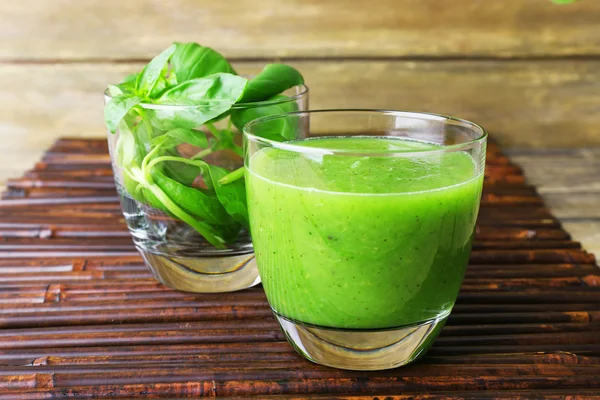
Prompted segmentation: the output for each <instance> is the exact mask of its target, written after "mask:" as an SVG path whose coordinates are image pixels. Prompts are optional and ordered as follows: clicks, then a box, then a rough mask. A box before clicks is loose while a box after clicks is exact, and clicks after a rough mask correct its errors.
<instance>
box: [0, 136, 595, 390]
mask: <svg viewBox="0 0 600 400" xmlns="http://www.w3.org/2000/svg"><path fill="white" fill-rule="evenodd" d="M112 179H113V178H112V173H111V170H110V163H109V158H108V155H107V149H106V143H105V141H104V140H81V139H69V138H65V139H60V140H58V141H57V142H56V143H55V144H54V146H53V147H52V148H51V149H49V150H48V152H47V153H46V154H45V156H44V157H43V160H42V161H41V162H39V163H37V164H36V165H35V167H34V168H33V169H32V170H30V171H28V172H26V173H25V175H24V176H23V177H21V178H19V179H14V180H11V181H9V182H8V188H7V191H6V192H5V193H4V194H3V200H2V202H0V238H1V241H0V327H1V328H2V329H0V349H1V351H0V399H25V398H27V399H30V398H34V399H54V398H93V397H100V396H104V397H116V398H131V397H169V398H175V397H187V396H192V397H195V396H238V397H239V398H270V397H269V396H273V397H277V398H280V397H279V396H278V395H281V396H282V397H283V398H286V399H300V398H311V399H325V398H344V399H355V400H356V399H367V398H369V399H370V398H376V397H377V396H379V398H380V399H383V398H385V399H394V400H397V399H408V398H427V399H432V398H448V397H456V398H503V397H504V398H519V397H522V398H531V397H541V396H546V397H551V398H562V397H563V396H566V395H572V396H574V398H591V397H594V395H596V394H598V393H600V271H599V270H598V266H597V265H596V263H595V260H594V257H593V256H592V255H591V254H589V253H586V252H585V251H582V250H581V249H580V246H579V244H578V243H576V242H573V241H571V240H570V237H569V234H568V233H566V232H565V231H564V230H563V229H561V226H560V223H559V222H558V221H557V220H556V219H555V218H554V217H553V216H552V214H551V213H550V212H549V211H548V209H547V208H546V207H545V206H544V204H543V202H542V200H541V198H540V197H539V196H538V194H537V193H536V190H535V188H533V187H531V186H529V185H527V184H526V183H525V179H524V177H523V175H522V173H521V170H520V169H519V168H518V167H517V166H515V165H512V164H511V163H510V161H509V160H508V159H507V158H506V157H505V156H504V155H503V154H502V153H501V151H500V150H499V149H498V147H497V146H495V145H494V144H493V143H491V144H490V145H489V146H488V166H487V171H486V182H485V186H484V194H483V198H482V207H481V212H480V218H479V221H478V227H477V234H476V241H475V244H474V248H473V253H472V256H471V261H470V265H469V268H468V269H467V275H466V279H465V281H464V284H463V286H462V290H461V293H460V296H459V299H458V302H457V304H456V307H455V309H454V311H453V313H452V314H451V316H450V319H449V322H448V324H447V326H446V327H445V328H444V330H443V332H442V334H441V335H440V337H439V338H438V339H437V341H436V342H435V344H434V346H433V348H432V349H431V350H430V351H429V353H428V354H427V356H426V357H424V358H423V359H422V360H420V361H419V362H417V363H415V364H413V365H410V366H407V367H402V368H398V369H395V370H389V371H382V372H368V373H367V372H351V371H341V370H335V369H331V368H326V367H321V366H318V365H315V364H312V363H310V362H308V361H306V360H304V359H303V358H301V357H300V356H299V355H297V354H296V353H295V352H294V351H293V350H292V348H291V347H290V346H289V345H288V344H287V343H286V342H285V340H284V337H283V335H282V333H281V332H280V330H279V328H278V326H277V325H276V323H275V321H274V320H273V318H272V317H271V311H270V310H269V308H268V305H267V303H266V300H265V297H264V294H263V291H262V288H260V287H258V288H254V289H250V290H246V291H243V292H237V293H231V294H219V295H216V294H211V295H194V294H189V293H180V292H176V291H173V290H170V289H167V288H165V287H164V286H162V285H161V284H159V283H157V282H156V281H155V280H154V279H153V278H152V276H151V274H150V273H149V271H148V270H147V269H146V267H145V266H144V264H143V262H142V259H141V258H140V256H139V255H138V254H137V252H136V251H135V249H134V247H133V245H132V243H131V240H130V238H129V234H128V232H127V230H126V227H125V224H124V221H123V220H122V217H121V211H120V208H119V204H118V201H117V196H116V193H115V189H114V185H113V180H112Z"/></svg>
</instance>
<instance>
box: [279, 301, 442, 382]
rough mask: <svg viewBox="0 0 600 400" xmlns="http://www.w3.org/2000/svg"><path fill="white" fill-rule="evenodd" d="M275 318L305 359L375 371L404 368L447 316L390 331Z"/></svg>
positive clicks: (426, 346)
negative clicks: (347, 327)
mask: <svg viewBox="0 0 600 400" xmlns="http://www.w3.org/2000/svg"><path fill="white" fill-rule="evenodd" d="M274 314H275V317H276V319H277V321H278V322H279V324H280V325H281V328H282V329H283V332H284V333H285V336H286V338H287V339H288V341H289V342H290V344H291V345H292V346H294V348H295V349H296V351H297V352H298V353H300V354H302V355H303V356H304V357H306V358H307V359H308V360H310V361H312V362H315V363H317V364H322V365H326V366H328V367H334V368H340V369H348V370H355V371H376V370H382V369H391V368H396V367H400V366H402V365H406V364H408V363H410V362H412V361H414V360H416V359H417V358H419V357H421V356H422V355H424V354H425V352H426V351H427V350H428V349H429V347H431V345H432V344H433V341H434V340H435V338H436V337H437V335H438V334H439V332H440V331H441V330H442V327H443V326H444V324H445V323H446V320H447V319H448V314H446V315H444V316H442V317H439V318H436V319H433V320H428V321H423V322H420V323H418V324H414V325H410V326H402V327H398V328H391V329H381V330H377V329H373V330H358V329H333V328H325V327H320V326H315V325H306V324H302V323H298V322H294V321H292V320H290V319H288V318H285V317H283V316H281V315H278V314H277V313H276V312H274Z"/></svg>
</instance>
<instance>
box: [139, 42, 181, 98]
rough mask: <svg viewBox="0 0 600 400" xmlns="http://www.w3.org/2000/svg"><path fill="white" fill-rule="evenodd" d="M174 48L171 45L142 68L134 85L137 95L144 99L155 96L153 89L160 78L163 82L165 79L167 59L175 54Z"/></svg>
mask: <svg viewBox="0 0 600 400" xmlns="http://www.w3.org/2000/svg"><path fill="white" fill-rule="evenodd" d="M175 48H176V47H175V45H171V46H170V47H169V48H167V49H166V50H164V51H163V52H162V53H160V54H159V55H157V56H156V57H154V58H153V59H152V60H151V61H150V62H149V63H148V65H146V66H145V67H144V69H143V70H142V72H140V73H139V75H138V76H137V78H136V83H135V89H136V90H137V92H138V93H140V94H141V95H143V96H145V97H152V96H153V94H156V92H155V91H154V89H155V87H156V86H157V83H158V82H159V80H161V77H162V78H163V80H164V79H166V78H165V77H164V76H165V74H166V72H167V70H168V62H169V58H170V57H171V56H172V55H173V53H174V52H175ZM130 79H132V78H130ZM163 88H164V87H163Z"/></svg>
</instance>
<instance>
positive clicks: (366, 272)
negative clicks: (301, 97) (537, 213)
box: [244, 110, 487, 370]
mask: <svg viewBox="0 0 600 400" xmlns="http://www.w3.org/2000/svg"><path fill="white" fill-rule="evenodd" d="M282 130H286V131H287V132H288V134H287V135H286V137H291V136H292V135H291V134H290V132H293V137H295V138H296V139H297V140H292V141H287V142H278V141H275V140H271V139H270V138H273V137H277V132H281V131H282ZM244 133H245V135H244V138H245V146H246V147H245V150H246V155H245V165H246V189H247V197H248V210H249V216H250V230H251V232H252V238H253V242H254V250H255V255H256V260H257V264H258V269H259V272H260V275H261V278H262V283H263V286H264V289H265V292H266V294H267V298H268V301H269V304H270V306H271V308H272V310H273V312H274V314H275V317H276V318H277V320H278V321H279V323H280V325H281V327H282V329H283V331H284V332H285V335H286V337H287V339H288V341H289V342H290V343H291V344H292V345H293V346H294V347H295V349H296V350H297V351H298V352H299V353H300V354H302V355H304V356H305V357H306V358H308V359H309V360H311V361H314V362H316V363H319V364H324V365H328V366H332V367H337V368H343V369H353V370H378V369H387V368H394V367H397V366H401V365H404V364H407V363H409V362H411V361H413V360H415V359H416V358H417V357H419V356H421V355H422V354H424V352H425V351H427V349H428V348H429V347H430V345H431V344H432V342H433V340H434V339H435V337H436V336H437V335H438V333H439V331H440V330H441V328H442V327H443V325H444V323H445V321H446V320H447V318H448V315H449V314H450V311H451V310H452V307H453V305H454V302H455V300H456V297H457V295H458V291H459V288H460V286H461V283H462V280H463V277H464V272H465V268H466V266H467V263H468V260H469V254H470V251H471V243H472V239H473V232H474V228H475V220H476V218H477V213H478V210H479V201H480V197H481V189H482V184H483V173H484V164H485V147H486V139H487V135H486V133H485V131H484V130H483V129H482V128H481V127H479V126H478V125H475V124H473V123H471V122H468V121H464V120H460V119H456V118H450V117H444V116H439V115H433V114H422V113H411V112H399V111H384V110H322V111H308V112H300V113H288V114H284V115H279V116H272V117H265V118H260V119H257V120H254V121H253V122H251V123H249V124H247V125H246V126H245V128H244Z"/></svg>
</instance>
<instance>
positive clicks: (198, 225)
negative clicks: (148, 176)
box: [145, 185, 225, 249]
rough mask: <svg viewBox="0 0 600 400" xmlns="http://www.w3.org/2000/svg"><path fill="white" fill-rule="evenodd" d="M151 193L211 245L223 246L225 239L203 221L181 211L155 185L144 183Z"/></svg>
mask: <svg viewBox="0 0 600 400" xmlns="http://www.w3.org/2000/svg"><path fill="white" fill-rule="evenodd" d="M145 187H146V188H147V189H148V190H150V192H152V194H153V195H154V196H155V197H156V198H157V199H158V200H159V201H160V202H161V203H163V205H164V206H165V207H166V208H167V209H168V210H169V211H170V212H171V213H172V214H173V215H174V216H176V217H177V218H179V219H180V220H182V221H183V222H185V223H186V224H188V225H190V226H191V227H192V228H194V229H195V230H196V231H197V232H198V233H199V234H201V235H202V236H203V237H204V238H205V239H206V240H207V241H208V242H209V243H210V244H211V245H213V246H214V247H216V248H217V249H224V248H225V241H224V240H223V239H222V238H220V237H218V236H216V235H214V234H213V233H211V232H210V230H211V228H210V227H209V226H208V225H206V224H205V223H203V222H200V221H198V220H196V219H195V218H194V217H192V216H191V215H189V214H188V213H187V212H185V211H183V210H182V209H181V208H180V207H179V206H178V205H177V204H175V202H173V201H172V200H171V199H170V198H169V196H167V195H166V193H165V192H163V191H162V190H161V189H160V188H159V187H158V186H157V185H145Z"/></svg>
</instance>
